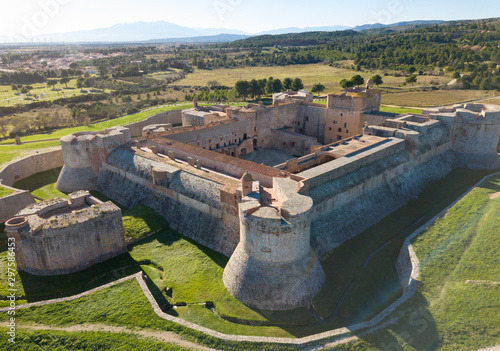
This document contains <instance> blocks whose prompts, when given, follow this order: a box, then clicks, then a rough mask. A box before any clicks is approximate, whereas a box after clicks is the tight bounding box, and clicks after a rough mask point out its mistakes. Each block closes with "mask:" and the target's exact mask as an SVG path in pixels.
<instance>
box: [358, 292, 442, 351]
mask: <svg viewBox="0 0 500 351" xmlns="http://www.w3.org/2000/svg"><path fill="white" fill-rule="evenodd" d="M428 306H429V304H428V302H427V300H426V299H425V297H423V296H422V295H421V294H420V293H417V294H415V295H414V296H413V297H412V298H411V299H410V300H408V302H407V303H406V304H405V307H406V309H405V311H404V313H403V315H402V316H401V317H400V318H399V319H398V320H397V321H396V322H395V323H393V324H390V325H388V326H386V327H384V328H381V329H378V330H377V331H375V332H373V333H371V334H366V335H363V333H361V334H358V335H356V334H355V335H356V336H358V337H359V338H361V339H362V340H364V341H366V342H368V343H369V344H370V345H373V346H375V347H377V348H378V349H380V350H387V351H392V350H402V349H406V348H404V347H405V346H406V345H407V346H410V347H411V348H412V349H414V350H426V351H430V350H434V349H436V348H437V346H438V344H439V341H440V336H439V333H438V330H437V326H436V321H435V320H434V318H433V317H432V315H431V313H430V312H429V310H428Z"/></svg>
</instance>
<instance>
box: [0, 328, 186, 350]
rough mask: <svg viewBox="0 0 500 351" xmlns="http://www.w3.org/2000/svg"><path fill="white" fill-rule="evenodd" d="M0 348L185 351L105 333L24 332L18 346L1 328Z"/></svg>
mask: <svg viewBox="0 0 500 351" xmlns="http://www.w3.org/2000/svg"><path fill="white" fill-rule="evenodd" d="M0 348H1V349H2V350H3V351H18V350H50V351H79V350H127V351H157V350H158V351H163V350H165V351H182V350H188V349H186V348H183V347H180V346H177V345H174V344H169V343H164V342H159V341H150V340H145V338H141V337H138V336H135V335H132V334H127V333H105V332H71V333H67V332H61V331H53V330H52V331H25V330H18V331H17V332H16V342H15V343H11V342H9V341H8V335H7V330H6V329H2V328H0Z"/></svg>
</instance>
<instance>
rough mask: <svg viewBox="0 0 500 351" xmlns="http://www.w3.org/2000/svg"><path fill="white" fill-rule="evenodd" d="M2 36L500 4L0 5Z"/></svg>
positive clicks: (307, 22)
mask: <svg viewBox="0 0 500 351" xmlns="http://www.w3.org/2000/svg"><path fill="white" fill-rule="evenodd" d="M0 1H1V2H0V36H5V35H21V34H23V33H24V34H26V33H30V34H31V33H33V34H34V35H40V34H48V33H65V32H72V31H77V30H86V29H95V28H105V27H110V26H112V25H114V24H118V23H125V22H136V21H146V22H154V21H166V22H171V23H175V24H178V25H181V26H185V27H191V28H230V29H239V30H242V31H244V32H247V33H250V34H254V33H258V32H262V31H265V30H271V29H277V28H286V27H301V28H303V27H316V26H333V25H345V26H352V27H353V26H356V25H362V24H369V23H377V22H378V23H384V24H389V23H396V22H401V21H410V20H456V19H477V18H491V17H500V3H499V1H498V0H484V1H480V2H479V3H476V2H473V1H465V0H453V1H452V0H443V1H441V0H439V1H436V0H432V1H431V0H380V1H379V0H372V1H369V0H356V1H349V0H343V1H338V0H313V1H305V0H301V1H299V0H274V1H273V0H85V1H83V0H18V1H12V0H0Z"/></svg>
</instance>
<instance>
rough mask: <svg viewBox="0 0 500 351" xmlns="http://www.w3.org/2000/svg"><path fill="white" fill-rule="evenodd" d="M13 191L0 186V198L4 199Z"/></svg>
mask: <svg viewBox="0 0 500 351" xmlns="http://www.w3.org/2000/svg"><path fill="white" fill-rule="evenodd" d="M13 192H14V190H12V189H8V188H5V187H3V186H0V197H5V196H8V195H10V194H12V193H13Z"/></svg>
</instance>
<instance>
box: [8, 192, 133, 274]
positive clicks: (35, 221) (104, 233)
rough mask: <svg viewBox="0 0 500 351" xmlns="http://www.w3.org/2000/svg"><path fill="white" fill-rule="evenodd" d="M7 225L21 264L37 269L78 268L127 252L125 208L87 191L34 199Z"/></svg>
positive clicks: (61, 270)
mask: <svg viewBox="0 0 500 351" xmlns="http://www.w3.org/2000/svg"><path fill="white" fill-rule="evenodd" d="M5 227H6V229H7V235H8V236H9V238H15V244H16V260H17V269H18V270H22V271H25V272H27V273H31V274H36V275H59V274H66V273H72V272H76V271H80V270H82V269H85V268H87V267H89V266H91V265H93V264H95V263H99V262H103V261H105V260H107V259H110V258H112V257H115V256H117V255H119V254H122V253H125V252H127V247H126V246H125V239H124V237H123V233H124V231H123V225H122V217H121V211H120V209H119V208H118V207H117V206H116V205H114V204H113V203H112V202H111V201H108V202H105V203H103V202H101V201H99V200H97V199H96V198H94V197H92V196H90V194H89V193H88V192H87V191H79V192H76V193H72V194H70V195H69V200H63V199H53V200H47V201H43V202H39V203H36V204H32V205H29V206H28V207H26V208H25V209H23V210H22V211H20V212H19V213H17V215H16V217H14V218H12V219H10V220H8V221H7V222H6V223H5Z"/></svg>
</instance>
